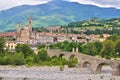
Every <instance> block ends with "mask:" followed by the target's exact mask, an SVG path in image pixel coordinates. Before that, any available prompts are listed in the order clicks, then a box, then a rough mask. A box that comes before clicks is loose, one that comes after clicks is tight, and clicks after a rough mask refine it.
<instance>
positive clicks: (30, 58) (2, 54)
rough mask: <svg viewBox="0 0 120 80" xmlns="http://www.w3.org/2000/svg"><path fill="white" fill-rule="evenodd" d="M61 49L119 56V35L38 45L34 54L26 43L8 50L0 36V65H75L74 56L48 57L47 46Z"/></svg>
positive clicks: (93, 54)
mask: <svg viewBox="0 0 120 80" xmlns="http://www.w3.org/2000/svg"><path fill="white" fill-rule="evenodd" d="M46 47H47V48H48V47H49V48H50V49H61V50H62V51H68V52H72V49H73V48H78V51H79V52H80V53H83V54H87V55H91V56H99V57H101V58H106V59H113V58H114V59H116V58H120V36H118V35H112V36H110V37H108V38H107V39H106V40H105V41H103V42H99V41H97V42H88V43H86V44H82V43H76V42H68V41H64V42H58V43H56V44H51V45H45V44H41V45H39V46H38V53H37V54H35V53H34V51H33V50H32V49H31V48H30V46H29V45H28V44H18V45H17V46H16V48H15V52H9V51H8V49H7V48H6V47H5V39H4V38H0V65H28V66H34V65H36V66H46V65H47V66H64V65H68V67H75V66H76V65H77V64H78V60H77V58H76V57H73V58H71V59H69V60H67V59H66V58H65V56H62V57H57V56H53V57H50V56H49V55H48V54H47V50H46V49H47V48H46Z"/></svg>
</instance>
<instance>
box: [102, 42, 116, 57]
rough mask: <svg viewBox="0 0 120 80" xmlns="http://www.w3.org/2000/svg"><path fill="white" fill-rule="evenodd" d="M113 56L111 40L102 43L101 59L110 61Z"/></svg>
mask: <svg viewBox="0 0 120 80" xmlns="http://www.w3.org/2000/svg"><path fill="white" fill-rule="evenodd" d="M113 56H114V43H113V41H112V40H106V41H104V42H103V48H102V50H101V57H102V58H107V59H110V58H111V57H113Z"/></svg>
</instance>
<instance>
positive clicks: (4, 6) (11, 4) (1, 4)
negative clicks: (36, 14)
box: [0, 0, 50, 10]
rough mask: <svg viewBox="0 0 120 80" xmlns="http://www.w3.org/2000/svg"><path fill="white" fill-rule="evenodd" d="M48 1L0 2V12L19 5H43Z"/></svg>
mask: <svg viewBox="0 0 120 80" xmlns="http://www.w3.org/2000/svg"><path fill="white" fill-rule="evenodd" d="M48 1H50V0H0V10H5V9H8V8H12V7H15V6H20V5H25V4H26V5H27V4H28V5H35V4H43V3H46V2H48Z"/></svg>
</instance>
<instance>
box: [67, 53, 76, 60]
mask: <svg viewBox="0 0 120 80" xmlns="http://www.w3.org/2000/svg"><path fill="white" fill-rule="evenodd" d="M75 57H76V58H77V56H76V55H74V54H73V55H71V56H70V57H69V59H73V58H75Z"/></svg>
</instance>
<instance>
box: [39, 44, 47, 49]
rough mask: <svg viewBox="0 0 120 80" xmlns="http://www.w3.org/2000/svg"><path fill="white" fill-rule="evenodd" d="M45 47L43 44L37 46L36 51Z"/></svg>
mask: <svg viewBox="0 0 120 80" xmlns="http://www.w3.org/2000/svg"><path fill="white" fill-rule="evenodd" d="M45 47H46V45H45V44H41V45H39V46H38V49H41V48H45Z"/></svg>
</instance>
